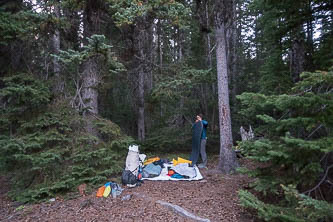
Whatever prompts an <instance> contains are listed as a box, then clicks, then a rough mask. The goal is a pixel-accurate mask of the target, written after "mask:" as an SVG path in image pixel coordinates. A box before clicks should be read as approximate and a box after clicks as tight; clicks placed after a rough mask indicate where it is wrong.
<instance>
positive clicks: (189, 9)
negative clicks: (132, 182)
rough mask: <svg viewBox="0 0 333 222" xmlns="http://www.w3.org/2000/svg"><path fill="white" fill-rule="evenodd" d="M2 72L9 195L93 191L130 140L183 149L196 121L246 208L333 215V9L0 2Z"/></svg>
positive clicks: (314, 0) (243, 1) (247, 0)
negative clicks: (244, 182) (237, 184)
mask: <svg viewBox="0 0 333 222" xmlns="http://www.w3.org/2000/svg"><path fill="white" fill-rule="evenodd" d="M0 67H1V70H0V174H1V175H7V176H9V177H10V178H11V180H10V184H11V185H10V188H11V189H10V192H9V193H8V196H9V197H10V198H11V199H12V200H15V201H18V202H20V203H36V202H40V201H43V200H46V199H50V198H51V197H53V196H54V195H57V194H59V193H61V194H65V193H68V192H72V191H73V188H74V187H77V186H78V185H80V184H82V183H86V184H88V186H91V187H93V186H98V185H99V184H102V183H103V182H104V181H106V180H107V179H108V178H110V177H111V176H117V175H120V174H121V172H122V170H123V166H124V158H125V157H126V154H127V151H128V146H129V145H130V144H139V146H140V151H143V152H145V153H148V154H149V153H152V154H154V153H155V154H156V153H177V152H187V153H190V149H191V124H192V122H193V121H194V118H195V116H196V115H197V114H199V113H202V114H203V115H204V118H205V119H206V120H207V121H208V123H209V125H208V129H207V135H208V140H207V152H208V155H213V154H216V155H218V161H217V163H216V166H214V167H215V169H216V170H217V171H219V172H220V173H221V174H222V175H229V174H230V175H232V174H245V175H247V176H248V177H250V178H252V179H253V180H252V183H251V184H250V185H249V187H248V189H241V190H239V191H238V198H239V203H240V204H241V205H242V207H244V208H246V209H248V210H249V212H251V213H252V214H253V215H254V216H255V217H256V218H258V220H260V221H332V220H333V204H332V202H333V0H298V1H295V0H282V1H274V0H193V1H190V0H44V1H43V0H2V1H0ZM241 127H242V128H244V129H245V130H246V131H248V130H250V128H251V129H253V133H254V137H253V138H251V139H249V140H244V139H243V140H242V137H241V134H240V128H241ZM236 151H237V153H240V154H241V156H242V159H247V160H249V161H251V162H252V163H255V165H256V166H257V167H255V168H252V169H250V168H246V167H245V166H243V165H242V164H240V163H239V158H237V156H236Z"/></svg>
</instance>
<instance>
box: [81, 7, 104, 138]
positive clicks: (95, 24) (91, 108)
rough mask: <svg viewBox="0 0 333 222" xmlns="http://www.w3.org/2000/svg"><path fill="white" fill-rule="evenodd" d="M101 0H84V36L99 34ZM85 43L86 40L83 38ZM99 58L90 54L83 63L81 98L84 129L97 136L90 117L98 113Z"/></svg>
mask: <svg viewBox="0 0 333 222" xmlns="http://www.w3.org/2000/svg"><path fill="white" fill-rule="evenodd" d="M102 6H103V2H102V1H101V0H97V1H93V0H88V1H87V2H86V6H85V10H84V16H83V27H84V30H83V35H84V37H85V38H87V37H91V36H92V35H94V34H101V33H100V32H101V27H100V25H101V17H100V16H101V8H100V7H102ZM85 42H86V43H87V40H86V39H85ZM99 62H100V61H99V58H98V56H92V57H90V58H88V59H87V60H86V61H85V62H84V64H83V67H82V68H83V79H82V81H83V83H82V86H83V87H82V99H83V102H84V109H85V110H84V115H85V116H86V117H87V127H86V130H87V131H88V132H89V133H91V134H93V135H95V136H97V131H96V130H95V129H94V127H93V123H92V119H93V118H92V117H93V116H94V115H97V114H98V90H97V85H98V82H99V79H100V76H99Z"/></svg>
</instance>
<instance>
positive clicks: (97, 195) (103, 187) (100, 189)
mask: <svg viewBox="0 0 333 222" xmlns="http://www.w3.org/2000/svg"><path fill="white" fill-rule="evenodd" d="M104 190H105V186H104V185H103V186H101V187H100V188H98V190H97V194H96V197H102V196H103V193H104Z"/></svg>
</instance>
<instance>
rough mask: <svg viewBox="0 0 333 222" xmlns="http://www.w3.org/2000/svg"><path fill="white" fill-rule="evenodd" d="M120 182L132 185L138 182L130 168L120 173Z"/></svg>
mask: <svg viewBox="0 0 333 222" xmlns="http://www.w3.org/2000/svg"><path fill="white" fill-rule="evenodd" d="M121 182H122V184H123V185H127V184H130V185H134V184H136V183H137V182H138V180H137V179H136V176H135V175H134V174H133V173H132V172H131V171H130V170H123V173H122V175H121Z"/></svg>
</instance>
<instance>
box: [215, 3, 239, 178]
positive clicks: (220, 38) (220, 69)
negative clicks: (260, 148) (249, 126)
mask: <svg viewBox="0 0 333 222" xmlns="http://www.w3.org/2000/svg"><path fill="white" fill-rule="evenodd" d="M223 3H225V2H223ZM223 6H224V7H225V5H223ZM217 8H218V10H219V11H218V12H217V13H216V17H215V38H216V45H217V46H216V60H217V84H218V106H219V122H220V123H219V126H220V158H219V164H218V168H219V170H221V171H222V172H223V173H231V172H233V171H234V170H235V169H236V167H237V166H238V162H237V158H236V153H235V151H234V150H233V149H232V131H231V116H230V105H229V86H228V63H227V61H228V59H227V40H226V26H225V25H226V22H225V20H226V15H224V14H222V13H223V12H224V13H225V12H226V8H224V10H221V9H220V8H219V7H217Z"/></svg>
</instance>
